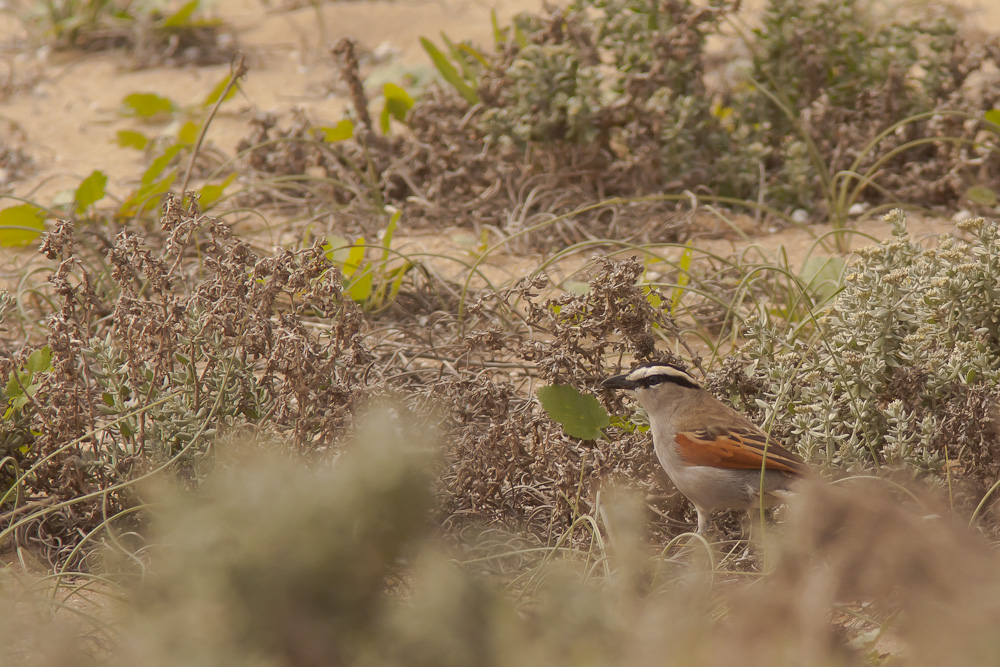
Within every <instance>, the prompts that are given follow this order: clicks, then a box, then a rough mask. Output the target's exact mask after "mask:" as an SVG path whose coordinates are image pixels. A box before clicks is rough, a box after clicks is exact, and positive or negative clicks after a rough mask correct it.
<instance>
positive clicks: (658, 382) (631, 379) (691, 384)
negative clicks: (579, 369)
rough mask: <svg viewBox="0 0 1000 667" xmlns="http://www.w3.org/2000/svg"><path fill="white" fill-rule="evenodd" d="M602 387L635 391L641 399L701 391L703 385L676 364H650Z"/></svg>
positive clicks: (612, 379) (615, 378)
mask: <svg viewBox="0 0 1000 667" xmlns="http://www.w3.org/2000/svg"><path fill="white" fill-rule="evenodd" d="M601 386H602V387H604V388H605V389H624V390H625V391H633V392H635V393H636V395H637V396H638V397H640V398H642V396H643V395H644V394H645V395H649V394H660V393H669V394H675V393H678V392H681V393H686V392H689V391H701V390H702V389H701V385H700V384H698V381H697V380H695V379H694V378H693V377H691V375H690V374H689V373H688V372H687V371H686V370H684V369H683V368H681V367H680V366H676V365H674V364H669V363H665V362H649V363H645V364H640V365H639V366H636V367H635V368H633V369H632V370H631V371H629V372H628V373H622V374H621V375H614V376H612V377H609V378H608V379H606V380H605V381H604V382H602V383H601Z"/></svg>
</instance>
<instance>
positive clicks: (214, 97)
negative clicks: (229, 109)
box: [201, 74, 240, 109]
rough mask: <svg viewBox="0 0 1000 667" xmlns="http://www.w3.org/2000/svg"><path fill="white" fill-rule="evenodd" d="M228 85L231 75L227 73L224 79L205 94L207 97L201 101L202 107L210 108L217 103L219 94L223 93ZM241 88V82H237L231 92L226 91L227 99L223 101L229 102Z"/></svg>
mask: <svg viewBox="0 0 1000 667" xmlns="http://www.w3.org/2000/svg"><path fill="white" fill-rule="evenodd" d="M228 85H229V75H228V74H227V75H226V76H224V77H222V79H221V80H219V82H218V83H217V84H215V87H214V88H212V91H211V92H210V93H209V94H208V95H206V96H205V99H204V100H203V101H202V103H201V108H202V109H208V108H209V107H211V106H214V105H215V103H216V102H218V101H219V96H220V95H222V91H224V90H225V89H226V86H228ZM239 89H240V84H239V82H237V83H236V84H235V85H234V86H233V87H232V88H230V89H229V92H228V93H226V99H224V100H223V102H227V101H229V100H231V99H233V97H235V96H236V93H237V91H239Z"/></svg>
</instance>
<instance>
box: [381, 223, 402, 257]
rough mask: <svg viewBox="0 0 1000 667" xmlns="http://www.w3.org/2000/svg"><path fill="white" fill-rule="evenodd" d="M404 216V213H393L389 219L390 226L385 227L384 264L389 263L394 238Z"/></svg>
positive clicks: (383, 240) (383, 236)
mask: <svg viewBox="0 0 1000 667" xmlns="http://www.w3.org/2000/svg"><path fill="white" fill-rule="evenodd" d="M402 215H403V212H402V211H395V212H393V214H392V217H390V218H389V224H388V225H386V226H385V232H384V233H383V234H382V264H385V263H386V262H388V261H389V252H390V249H391V248H392V237H393V235H395V233H396V227H398V226H399V218H400V217H401V216H402Z"/></svg>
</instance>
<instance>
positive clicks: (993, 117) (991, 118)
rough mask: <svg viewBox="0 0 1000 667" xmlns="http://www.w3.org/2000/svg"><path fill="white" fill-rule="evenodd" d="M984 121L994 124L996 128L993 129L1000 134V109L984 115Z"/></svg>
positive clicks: (991, 110)
mask: <svg viewBox="0 0 1000 667" xmlns="http://www.w3.org/2000/svg"><path fill="white" fill-rule="evenodd" d="M983 119H984V120H985V121H986V122H988V123H993V125H994V126H995V127H993V128H991V129H992V130H993V131H994V132H997V133H1000V109H990V110H989V111H987V112H986V113H985V114H984V115H983Z"/></svg>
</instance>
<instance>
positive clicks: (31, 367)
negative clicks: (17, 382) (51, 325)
mask: <svg viewBox="0 0 1000 667" xmlns="http://www.w3.org/2000/svg"><path fill="white" fill-rule="evenodd" d="M25 368H26V369H27V371H28V372H29V373H46V372H48V371H51V370H52V348H50V347H49V346H48V345H45V346H43V347H40V348H38V349H37V350H35V351H34V352H32V353H31V354H30V355H29V356H28V362H27V363H26V364H25Z"/></svg>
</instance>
